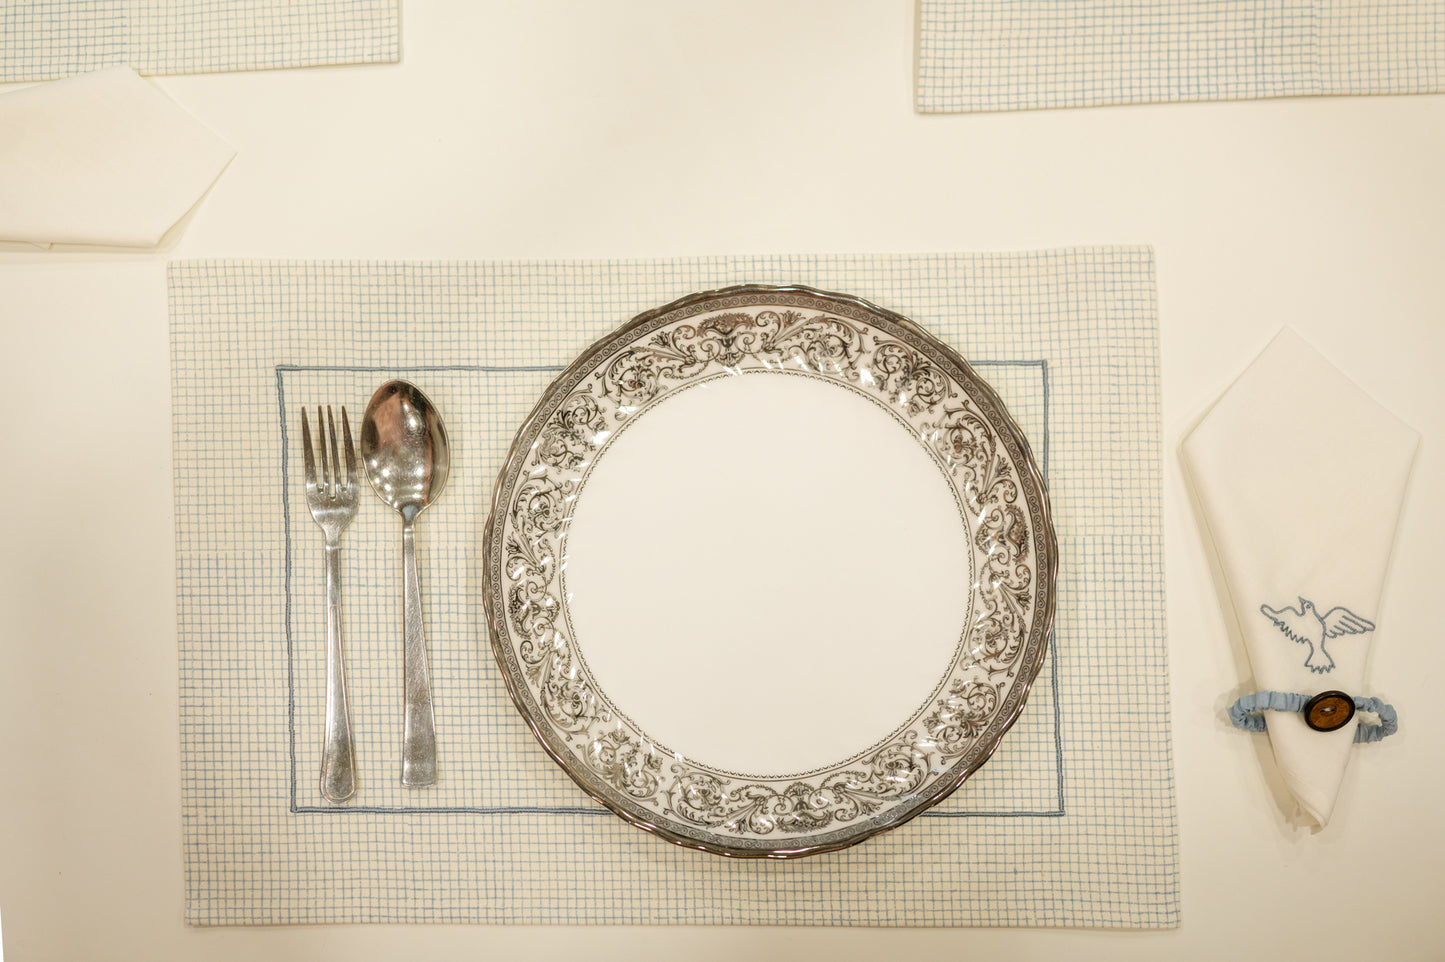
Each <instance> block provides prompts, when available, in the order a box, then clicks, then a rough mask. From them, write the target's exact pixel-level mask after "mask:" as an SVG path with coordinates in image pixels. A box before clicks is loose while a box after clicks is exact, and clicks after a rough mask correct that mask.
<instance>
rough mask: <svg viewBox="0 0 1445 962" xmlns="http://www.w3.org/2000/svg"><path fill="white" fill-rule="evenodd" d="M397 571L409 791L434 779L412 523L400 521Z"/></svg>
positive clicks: (404, 776) (404, 773) (404, 775)
mask: <svg viewBox="0 0 1445 962" xmlns="http://www.w3.org/2000/svg"><path fill="white" fill-rule="evenodd" d="M401 568H402V581H403V583H404V585H405V587H404V589H403V590H404V595H403V603H402V618H403V621H404V622H405V630H406V649H405V652H404V658H403V664H402V672H403V675H404V679H405V683H406V729H405V732H404V733H403V735H402V746H401V783H402V784H403V785H406V786H407V787H409V788H422V787H425V786H427V785H435V784H436V780H437V733H436V718H435V716H434V715H433V714H432V706H431V669H430V668H429V667H428V665H427V656H426V630H425V629H424V628H423V626H422V620H421V582H420V580H419V579H418V578H417V571H416V535H415V522H414V520H411V519H407V520H403V521H402V526H401Z"/></svg>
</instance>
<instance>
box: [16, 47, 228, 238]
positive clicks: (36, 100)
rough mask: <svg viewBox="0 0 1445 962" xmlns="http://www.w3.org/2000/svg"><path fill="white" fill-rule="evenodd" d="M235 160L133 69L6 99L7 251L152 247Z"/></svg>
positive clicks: (39, 88) (221, 143)
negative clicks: (10, 246)
mask: <svg viewBox="0 0 1445 962" xmlns="http://www.w3.org/2000/svg"><path fill="white" fill-rule="evenodd" d="M233 156H235V151H234V150H232V149H231V147H230V146H229V145H227V144H226V143H225V141H223V140H221V139H220V138H219V137H217V136H216V135H215V134H213V133H212V132H211V131H210V130H208V129H206V128H205V127H203V126H202V125H201V124H200V123H198V122H197V121H196V120H195V119H194V118H193V117H192V116H191V115H190V114H188V113H186V111H184V110H182V109H181V108H180V107H179V106H177V105H176V104H175V103H174V102H173V101H172V100H170V98H168V97H166V95H165V94H163V93H161V92H160V90H158V89H156V88H155V87H154V86H152V85H151V84H150V83H149V82H147V81H145V80H142V79H141V78H140V77H139V76H137V75H136V73H135V72H134V71H133V70H131V69H130V68H129V67H113V68H111V69H109V70H101V71H97V72H95V73H90V74H83V75H81V76H79V77H71V78H69V79H66V80H57V81H55V82H54V83H48V84H41V85H39V86H36V87H26V88H24V89H22V90H17V91H15V92H14V93H10V94H5V95H4V96H0V241H23V242H28V243H32V244H40V245H50V244H85V245H99V246H118V247H154V246H155V245H157V244H159V243H160V241H161V238H162V237H164V236H165V234H166V232H167V231H168V230H170V228H171V227H172V226H174V225H175V224H176V223H177V222H178V221H179V220H180V219H181V218H182V217H184V216H185V214H186V212H187V211H189V210H190V209H191V208H192V207H194V206H195V204H196V202H197V201H198V200H200V198H201V196H202V195H203V194H205V192H206V191H207V190H208V189H209V188H210V186H211V184H213V183H214V182H215V180H216V178H217V177H219V176H220V175H221V171H223V170H225V168H226V165H227V164H229V163H230V162H231V158H232V157H233Z"/></svg>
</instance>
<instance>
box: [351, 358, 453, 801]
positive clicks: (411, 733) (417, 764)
mask: <svg viewBox="0 0 1445 962" xmlns="http://www.w3.org/2000/svg"><path fill="white" fill-rule="evenodd" d="M361 460H362V463H363V464H364V465H365V466H366V480H367V481H369V482H371V487H372V490H374V491H375V492H376V496H377V497H379V498H380V499H381V500H382V501H384V502H385V503H387V504H388V505H390V506H391V508H392V510H394V511H396V512H398V513H399V514H400V515H401V569H402V581H403V584H404V588H403V592H404V593H403V605H402V608H403V616H402V623H403V628H404V631H405V635H406V638H405V642H406V644H405V648H404V659H403V669H402V670H403V678H404V680H405V684H406V728H405V731H404V734H403V735H402V746H401V783H402V784H403V785H406V786H408V787H410V788H421V787H424V786H426V785H435V784H436V780H437V736H436V717H435V716H434V715H433V714H432V704H431V671H430V669H429V668H428V666H427V654H426V632H425V630H424V629H423V627H422V619H421V583H420V581H419V580H418V579H417V571H416V536H415V528H416V518H417V515H419V514H421V513H422V511H424V510H425V509H426V508H427V507H428V506H429V505H430V504H431V503H432V502H433V501H435V500H436V499H437V496H438V495H439V494H441V490H442V486H443V485H445V484H446V483H447V472H448V471H450V470H451V454H450V452H449V450H448V446H447V431H446V428H445V427H443V426H442V418H441V415H440V414H438V413H437V410H436V408H435V407H433V406H432V403H431V400H430V399H428V398H427V396H426V395H425V394H423V393H422V392H421V390H420V389H419V388H418V387H417V386H416V385H415V384H409V383H407V382H406V381H387V382H386V383H385V384H383V385H382V386H381V387H379V388H377V389H376V393H375V394H373V395H372V396H371V402H370V403H369V404H367V405H366V414H365V416H364V417H363V418H362V420H361Z"/></svg>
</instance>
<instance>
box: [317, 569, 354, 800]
mask: <svg viewBox="0 0 1445 962" xmlns="http://www.w3.org/2000/svg"><path fill="white" fill-rule="evenodd" d="M355 793H356V764H355V761H354V755H353V752H352V748H351V711H350V709H349V708H348V707H347V703H346V664H345V661H344V659H343V656H342V644H341V544H340V543H339V542H337V543H335V544H333V543H331V542H330V541H328V542H327V545H326V743H325V745H324V747H323V749H322V753H321V794H322V795H324V796H326V798H327V799H328V800H329V801H333V802H344V801H346V800H347V799H348V798H350V797H351V796H352V795H354V794H355Z"/></svg>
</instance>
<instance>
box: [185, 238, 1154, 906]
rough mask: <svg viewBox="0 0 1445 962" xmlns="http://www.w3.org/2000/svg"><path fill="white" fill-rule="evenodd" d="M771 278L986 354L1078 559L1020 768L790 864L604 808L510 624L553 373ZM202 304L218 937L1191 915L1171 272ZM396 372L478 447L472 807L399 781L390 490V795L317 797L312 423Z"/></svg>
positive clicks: (198, 611)
mask: <svg viewBox="0 0 1445 962" xmlns="http://www.w3.org/2000/svg"><path fill="white" fill-rule="evenodd" d="M743 282H759V283H804V284H810V285H813V286H815V287H820V288H823V289H828V290H836V291H844V292H848V293H852V294H856V295H859V296H861V297H865V298H868V299H870V300H872V301H874V302H875V303H878V304H880V305H881V306H883V307H885V308H889V309H891V310H894V311H898V312H900V313H902V314H904V315H906V316H908V317H911V318H913V319H914V320H916V321H918V322H920V323H922V324H923V325H925V326H926V327H928V328H929V329H931V330H932V331H933V332H934V333H935V334H937V335H938V336H939V337H941V338H942V339H943V340H945V341H947V342H949V343H950V344H952V345H953V346H954V347H956V348H957V349H959V350H960V351H961V352H962V353H963V354H964V356H965V357H967V358H969V359H970V361H972V362H973V363H974V364H975V365H976V366H977V368H978V370H979V371H980V372H981V373H982V374H983V375H984V376H985V377H986V378H987V379H988V380H989V381H990V382H992V383H993V385H994V386H995V387H996V388H997V389H998V391H999V393H1000V394H1001V396H1002V397H1003V399H1004V401H1005V402H1006V403H1007V404H1008V405H1009V406H1010V409H1011V410H1012V412H1013V413H1014V415H1015V416H1016V418H1017V419H1018V421H1019V422H1020V424H1021V426H1022V427H1023V429H1024V430H1025V432H1027V434H1028V436H1029V437H1030V438H1031V439H1032V442H1033V445H1034V446H1035V450H1036V455H1037V456H1038V458H1039V459H1040V461H1041V463H1042V465H1043V466H1044V470H1045V473H1046V475H1047V478H1048V483H1049V487H1050V494H1051V499H1052V502H1053V506H1054V515H1055V518H1056V523H1057V527H1058V536H1059V544H1060V557H1061V573H1060V583H1059V614H1058V620H1057V627H1056V630H1055V633H1054V640H1053V644H1052V647H1051V653H1050V656H1049V660H1048V662H1047V663H1046V664H1045V665H1044V667H1043V670H1042V672H1041V674H1040V676H1039V680H1038V682H1037V683H1036V685H1035V686H1034V691H1033V694H1032V695H1031V697H1030V699H1029V702H1028V704H1027V706H1026V708H1025V710H1024V713H1023V715H1022V716H1021V718H1020V720H1019V722H1018V724H1017V725H1016V726H1015V728H1014V729H1013V730H1012V731H1011V732H1010V734H1009V735H1008V737H1007V738H1005V740H1004V742H1003V745H1002V747H1001V748H1000V749H999V752H998V754H997V755H996V756H995V758H994V759H993V760H992V761H991V762H989V763H988V764H987V765H985V766H984V768H983V769H982V770H981V771H980V772H979V773H978V775H976V776H975V777H974V778H972V779H970V780H969V781H968V782H967V783H966V784H965V785H964V787H963V788H962V789H960V790H959V791H958V792H957V793H956V794H955V795H954V796H953V797H952V798H950V799H948V800H947V801H946V802H945V803H943V804H942V805H940V806H939V807H937V808H936V809H934V810H932V811H930V812H928V813H926V814H925V815H923V816H922V817H920V818H917V819H915V820H914V821H912V822H911V823H909V824H907V825H905V826H903V827H901V828H899V829H897V830H895V831H892V832H888V833H885V834H884V835H882V836H879V837H877V838H875V839H873V840H870V841H868V842H866V843H864V844H863V845H861V846H858V847H855V848H853V849H849V850H846V851H844V852H838V853H833V854H828V855H821V856H816V857H813V858H808V859H803V860H799V861H791V862H776V861H773V862H759V861H734V860H727V859H723V858H720V857H717V856H712V855H707V854H704V853H699V852H691V851H685V850H683V849H680V848H676V847H674V846H672V845H669V844H667V843H666V842H663V841H661V840H659V839H656V838H654V837H652V836H650V835H648V834H646V833H644V832H641V831H639V830H637V829H635V828H632V827H630V826H627V825H625V824H624V823H622V822H621V821H620V820H618V819H617V818H615V817H614V816H612V815H610V814H608V813H607V812H606V811H605V810H604V809H602V808H601V807H600V806H599V805H597V804H595V803H593V802H592V801H591V800H590V799H588V798H587V797H586V796H585V795H584V794H583V793H582V792H581V791H580V790H579V789H577V788H576V787H575V786H574V785H573V784H572V782H571V781H569V780H568V779H567V777H566V776H565V775H564V774H563V773H562V772H561V770H560V769H558V768H557V767H556V766H554V765H553V764H552V763H551V762H550V761H549V760H548V759H547V757H546V756H545V755H544V754H543V752H542V749H541V748H540V747H539V746H538V745H537V744H536V742H535V741H534V740H533V738H532V736H531V734H530V733H529V732H528V730H527V729H526V727H525V725H524V724H523V722H522V720H521V718H520V716H519V715H518V714H517V713H516V711H515V710H514V709H513V707H512V705H511V702H510V701H509V699H508V696H507V693H506V690H505V686H504V683H503V681H502V678H501V676H500V674H499V672H498V671H497V669H496V666H495V664H494V663H493V661H492V656H491V653H490V649H489V648H488V644H487V639H486V631H485V625H484V623H483V615H482V605H481V600H480V587H479V586H480V583H481V580H482V577H483V574H482V572H481V571H480V570H478V566H479V564H480V560H479V556H480V542H481V528H482V525H483V523H484V521H485V517H486V510H487V505H488V503H489V498H490V496H491V487H492V484H493V482H494V480H495V478H496V474H497V471H498V468H499V467H500V464H501V462H502V459H503V458H504V457H505V454H506V451H507V448H508V445H509V443H510V440H511V438H512V435H513V433H514V432H515V430H516V428H517V427H518V425H519V424H520V423H521V421H522V419H523V417H524V416H525V415H526V413H527V412H528V411H529V410H530V408H531V406H532V404H533V403H534V402H535V400H536V398H537V397H538V396H539V395H540V392H541V391H542V389H543V387H544V386H545V385H546V383H547V382H548V381H549V379H550V378H551V377H552V376H553V375H555V374H556V373H557V372H558V371H559V370H560V369H561V368H562V366H564V365H565V364H566V363H567V362H568V361H569V360H570V359H571V358H572V357H573V356H574V355H576V354H577V353H578V352H579V351H581V350H582V349H583V348H584V347H585V346H586V345H587V344H589V343H590V342H591V341H593V340H594V339H595V338H597V337H599V336H600V335H602V334H604V333H606V332H607V331H609V330H610V329H612V328H613V327H615V326H616V325H618V324H620V323H621V322H623V321H625V320H627V319H629V318H630V317H632V316H633V315H635V314H637V313H640V312H641V311H643V310H646V309H648V308H651V307H655V306H659V305H661V304H664V303H666V302H668V301H671V300H673V299H675V298H677V297H680V296H682V295H684V294H687V293H690V292H693V291H697V290H706V289H712V288H717V287H721V286H726V285H729V284H734V283H743ZM170 310H171V351H172V379H173V380H172V391H173V411H174V431H175V446H174V454H175V472H176V549H177V608H178V619H179V635H180V711H181V742H182V792H183V799H182V817H183V833H184V841H185V871H186V918H187V919H188V921H190V922H191V923H194V924H241V923H288V922H344V921H376V922H382V921H397V922H401V921H407V922H410V921H447V922H516V923H652V924H657V923H767V924H784V923H800V924H858V925H965V924H992V925H1100V926H1167V925H1172V924H1175V923H1176V922H1177V919H1178V912H1179V909H1178V893H1179V885H1178V841H1177V834H1176V818H1175V807H1174V783H1173V770H1172V762H1171V757H1170V740H1169V717H1168V691H1167V662H1166V646H1165V618H1164V594H1163V546H1162V527H1161V518H1160V478H1161V475H1160V471H1161V440H1160V407H1159V361H1158V334H1157V321H1156V308H1155V294H1154V263H1153V256H1152V253H1151V252H1150V251H1149V250H1148V249H1144V248H1111V249H1080V250H1060V251H1045V252H1039V253H1019V254H936V255H832V256H829V255H807V256H801V255H800V256H778V255H770V256H762V255H760V256H746V257H745V256H738V257H710V258H692V259H680V260H666V261H606V262H586V263H578V262H571V263H568V262H519V263H325V262H254V261H251V262H247V261H178V262H174V263H173V264H172V265H171V268H170ZM398 376H399V377H405V378H407V379H410V380H412V381H414V382H416V383H417V384H418V385H420V386H421V387H422V388H423V389H424V390H425V391H426V392H427V393H428V394H429V395H430V396H431V398H432V399H433V401H435V402H436V404H437V405H438V407H439V408H440V410H441V411H442V413H443V415H444V417H445V418H446V422H447V426H448V431H449V434H450V436H451V439H452V445H453V453H452V471H451V477H450V480H449V481H448V483H447V488H446V491H445V493H444V494H443V495H442V498H441V500H440V501H439V502H438V503H437V504H436V505H435V506H434V507H433V508H431V509H430V510H429V511H428V512H427V513H426V514H425V515H424V516H423V517H422V520H421V522H420V524H419V526H418V542H419V543H418V556H419V560H420V566H421V579H422V590H423V595H424V598H425V605H426V617H427V631H428V640H429V644H430V649H431V665H432V675H433V688H434V698H435V704H436V716H437V723H438V742H439V762H438V764H439V769H440V773H441V780H440V784H438V785H437V786H436V787H435V788H433V789H428V790H420V791H418V790H408V789H405V788H402V787H401V786H400V784H399V765H400V762H399V751H400V743H401V719H402V712H401V677H402V676H401V656H402V647H401V635H400V623H401V621H400V619H401V615H400V605H401V590H400V572H399V564H400V562H399V556H400V529H399V521H398V520H397V519H396V517H395V515H394V514H392V513H391V512H390V511H389V509H387V508H386V507H385V506H383V505H382V504H381V502H380V501H379V500H377V499H376V498H374V497H372V496H371V494H370V492H369V491H363V495H364V496H363V498H362V505H361V510H360V513H359V515H358V517H357V519H356V521H355V523H353V524H352V526H351V527H350V528H349V529H348V531H347V533H346V535H345V539H344V541H343V555H342V562H343V565H344V571H343V597H344V602H343V603H344V606H345V608H344V610H345V614H344V620H345V626H346V644H347V651H346V653H347V669H348V678H349V681H350V689H351V709H352V720H353V725H354V728H355V735H356V741H357V749H356V762H357V768H358V773H359V774H358V779H359V786H358V789H357V794H356V796H355V798H354V799H353V800H352V801H351V802H349V803H347V804H345V805H340V806H337V805H332V804H329V803H327V802H326V801H325V800H324V799H323V798H322V797H321V795H320V791H319V787H318V784H317V783H318V774H319V770H320V752H319V750H320V747H321V741H322V728H323V707H324V689H325V611H324V607H323V598H324V594H323V580H322V579H323V577H324V575H323V558H322V540H321V534H320V531H319V529H318V528H316V526H315V525H314V523H313V522H312V520H311V518H310V515H309V513H308V510H307V507H306V503H305V498H304V493H303V490H302V482H301V476H302V475H301V453H300V450H299V432H300V418H301V408H302V406H308V407H310V408H311V409H312V410H313V411H314V409H315V406H316V405H318V404H330V405H333V406H339V405H342V404H345V405H346V406H347V408H348V411H349V413H350V414H351V417H352V423H353V425H356V424H357V423H358V422H359V420H360V413H361V411H362V409H363V408H364V405H365V403H366V401H367V399H368V398H369V396H370V394H371V392H372V391H373V390H374V388H375V387H376V386H377V385H379V384H380V383H381V382H382V381H384V380H386V379H388V378H391V377H398ZM337 413H338V414H339V411H338V412H337Z"/></svg>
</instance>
